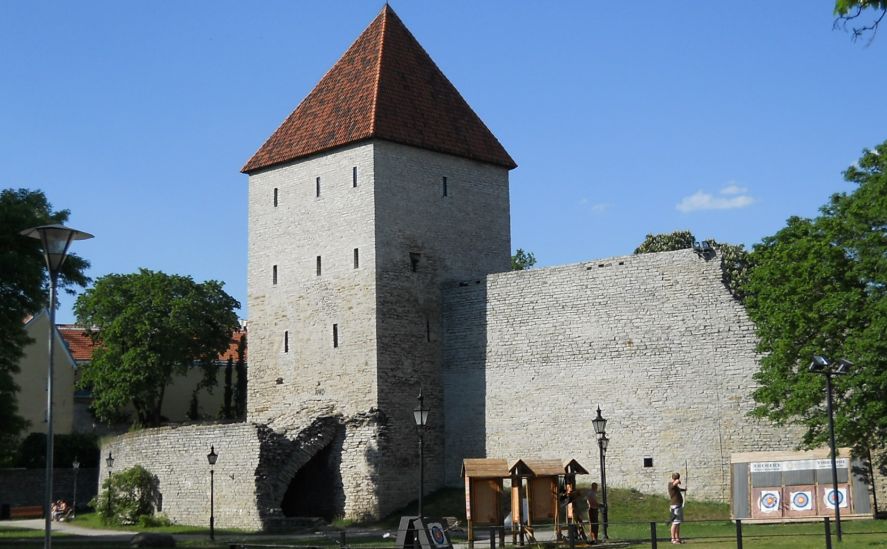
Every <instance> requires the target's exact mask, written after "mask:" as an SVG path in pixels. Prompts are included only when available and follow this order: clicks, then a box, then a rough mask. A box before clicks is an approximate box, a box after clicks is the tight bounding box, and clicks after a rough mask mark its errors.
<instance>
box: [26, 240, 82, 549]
mask: <svg viewBox="0 0 887 549" xmlns="http://www.w3.org/2000/svg"><path fill="white" fill-rule="evenodd" d="M19 234H21V235H22V236H28V237H31V238H36V239H38V240H40V242H41V243H42V244H43V259H44V260H46V269H47V270H48V271H49V367H48V368H47V374H46V377H47V381H46V484H45V488H46V494H45V498H44V504H45V505H46V507H45V509H44V513H43V514H44V517H45V524H44V539H43V547H45V548H46V549H49V548H50V547H52V535H51V532H52V467H53V464H52V452H53V436H52V377H53V364H52V363H53V353H54V351H55V338H54V337H53V335H54V334H55V299H56V295H55V294H56V286H57V285H58V278H59V271H60V270H61V268H62V265H63V264H64V263H65V258H66V257H68V248H69V247H70V246H71V242H73V241H74V240H84V239H87V238H92V235H91V234H89V233H84V232H81V231H78V230H75V229H70V228H68V227H65V226H64V225H41V226H39V227H32V228H30V229H25V230H24V231H22V232H21V233H19Z"/></svg>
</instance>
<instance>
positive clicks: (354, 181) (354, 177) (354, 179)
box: [351, 166, 357, 187]
mask: <svg viewBox="0 0 887 549" xmlns="http://www.w3.org/2000/svg"><path fill="white" fill-rule="evenodd" d="M351 186H352V187H357V166H354V167H353V168H351Z"/></svg>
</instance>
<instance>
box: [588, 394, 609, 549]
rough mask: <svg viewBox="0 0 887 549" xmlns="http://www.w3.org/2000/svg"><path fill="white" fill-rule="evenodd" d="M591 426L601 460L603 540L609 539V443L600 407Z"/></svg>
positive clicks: (604, 419) (605, 423)
mask: <svg viewBox="0 0 887 549" xmlns="http://www.w3.org/2000/svg"><path fill="white" fill-rule="evenodd" d="M591 424H592V426H594V432H595V434H597V445H598V451H599V452H600V458H601V495H602V496H603V504H604V509H603V513H602V514H603V522H604V535H603V539H604V540H606V539H609V538H608V537H607V514H608V508H607V444H609V443H610V439H609V438H607V420H606V418H604V416H602V415H601V407H600V406H598V407H597V417H595V418H594V419H593V420H591Z"/></svg>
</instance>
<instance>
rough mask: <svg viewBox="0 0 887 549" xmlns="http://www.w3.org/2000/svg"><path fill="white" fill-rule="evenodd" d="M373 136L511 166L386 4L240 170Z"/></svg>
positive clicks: (480, 122)
mask: <svg viewBox="0 0 887 549" xmlns="http://www.w3.org/2000/svg"><path fill="white" fill-rule="evenodd" d="M373 137H375V138H380V139H386V140H389V141H394V142H397V143H402V144H405V145H412V146H414V147H419V148H423V149H429V150H432V151H438V152H442V153H447V154H452V155H456V156H461V157H465V158H470V159H473V160H479V161H481V162H488V163H491V164H496V165H499V166H504V167H506V168H508V169H512V168H515V167H517V164H515V162H514V160H512V158H511V156H509V154H508V152H506V151H505V148H504V147H502V145H501V144H500V143H499V141H498V140H497V139H496V137H495V136H494V135H493V134H492V132H490V130H489V129H488V128H487V127H486V125H484V123H483V122H482V121H481V119H480V118H479V117H478V116H477V114H475V112H474V111H473V110H471V107H469V106H468V103H466V102H465V100H464V99H463V98H462V96H461V95H460V94H459V92H458V91H457V90H456V88H455V86H453V84H452V83H450V81H449V80H448V79H447V77H446V76H444V74H443V73H442V72H441V71H440V69H439V68H437V65H435V64H434V61H432V59H431V57H430V56H429V55H428V53H426V52H425V50H424V49H423V48H422V46H421V45H420V44H419V42H418V41H416V39H415V38H414V37H413V35H412V34H411V33H410V31H409V30H408V29H407V28H406V26H404V24H403V22H402V21H401V20H400V18H399V17H398V16H397V14H395V13H394V10H392V9H391V7H390V6H388V5H387V4H386V5H385V7H384V8H382V12H381V13H379V15H378V16H377V17H376V18H375V19H374V20H373V22H372V23H370V25H369V27H367V28H366V30H364V31H363V33H362V34H361V35H360V36H359V37H358V38H357V40H355V42H354V43H353V44H352V45H351V47H350V48H348V51H346V52H345V54H344V55H343V56H342V57H341V58H340V59H339V61H337V62H336V64H335V65H334V66H333V68H332V69H330V70H329V72H327V73H326V75H324V77H323V78H322V79H321V80H320V82H319V83H318V84H317V86H316V87H315V88H314V90H313V91H312V92H311V93H309V94H308V96H307V97H306V98H305V99H304V100H303V101H302V102H301V103H300V104H299V106H298V107H296V110H295V111H293V113H292V114H291V115H290V116H289V118H287V119H286V120H285V121H284V123H283V124H281V126H280V127H279V128H277V131H275V132H274V133H273V134H272V135H271V137H269V138H268V140H267V141H266V142H265V144H264V145H262V147H261V148H260V149H259V150H258V152H256V154H255V155H253V157H252V158H251V159H250V160H249V162H247V163H246V165H245V166H244V167H243V169H242V170H241V171H242V172H244V173H250V172H254V171H256V170H260V169H263V168H268V167H270V166H274V165H276V164H280V163H283V162H289V161H291V160H294V159H297V158H301V157H304V156H308V155H311V154H315V153H318V152H322V151H325V150H329V149H332V148H335V147H339V146H342V145H347V144H349V143H354V142H357V141H361V140H364V139H369V138H373Z"/></svg>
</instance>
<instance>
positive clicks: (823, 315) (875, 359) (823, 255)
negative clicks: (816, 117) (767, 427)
mask: <svg viewBox="0 0 887 549" xmlns="http://www.w3.org/2000/svg"><path fill="white" fill-rule="evenodd" d="M844 177H845V179H846V180H847V181H849V182H851V183H854V184H856V185H857V187H856V189H855V190H854V191H853V192H852V193H849V194H848V193H839V194H835V195H833V196H832V197H831V199H830V201H829V203H828V204H826V205H825V206H823V207H822V208H821V210H820V215H819V216H818V217H816V218H815V219H802V218H798V217H792V218H790V219H789V220H788V223H787V226H786V227H785V228H783V229H782V230H780V231H779V232H777V233H776V234H775V235H773V236H770V237H767V238H765V239H764V240H763V241H762V243H761V244H759V245H756V246H755V248H754V250H753V252H752V254H751V256H752V262H753V264H754V268H753V269H752V271H751V275H750V277H749V280H748V283H747V284H746V285H745V289H746V291H747V292H748V296H747V299H746V306H747V309H748V311H749V314H750V316H751V318H752V319H753V320H754V322H755V324H756V326H757V332H758V337H759V340H760V343H759V350H760V351H761V352H762V353H763V358H762V359H761V369H760V371H759V372H758V373H757V374H756V379H757V381H758V382H760V388H758V389H757V390H756V391H755V393H754V397H755V400H756V401H757V406H756V408H755V414H756V415H758V416H761V417H766V418H769V419H771V420H774V421H776V422H777V423H800V424H801V425H804V426H805V427H806V428H807V431H806V434H805V436H804V441H803V442H804V443H805V444H806V445H807V446H816V445H821V444H824V442H825V441H826V437H827V417H826V414H825V413H824V409H823V407H824V402H825V398H826V396H825V391H824V386H825V380H824V379H823V376H819V375H814V374H811V373H809V372H808V371H807V365H808V364H809V363H810V361H811V357H812V356H813V355H814V354H818V355H824V356H826V357H829V358H831V359H833V360H836V359H838V358H847V359H848V360H850V361H852V362H854V363H855V368H854V372H853V374H852V375H847V376H836V377H835V378H834V385H835V391H834V394H835V400H836V405H835V411H836V430H837V438H838V442H839V444H841V445H853V446H854V447H855V449H856V451H857V452H858V454H859V455H862V456H867V455H869V451H871V450H877V449H883V448H885V445H887V337H885V335H887V142H885V143H882V144H881V145H879V146H878V147H876V148H875V150H871V151H870V150H866V151H864V153H863V156H862V158H861V159H860V160H859V162H858V164H857V165H855V166H852V167H850V168H849V169H847V171H846V172H844ZM881 465H882V466H884V465H887V463H885V462H884V461H883V460H882V462H881Z"/></svg>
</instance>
